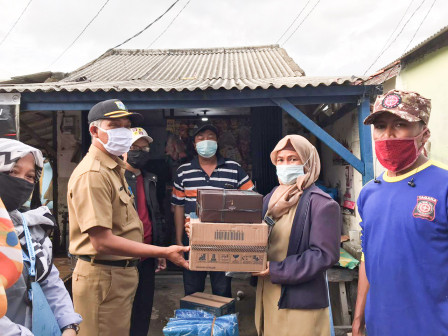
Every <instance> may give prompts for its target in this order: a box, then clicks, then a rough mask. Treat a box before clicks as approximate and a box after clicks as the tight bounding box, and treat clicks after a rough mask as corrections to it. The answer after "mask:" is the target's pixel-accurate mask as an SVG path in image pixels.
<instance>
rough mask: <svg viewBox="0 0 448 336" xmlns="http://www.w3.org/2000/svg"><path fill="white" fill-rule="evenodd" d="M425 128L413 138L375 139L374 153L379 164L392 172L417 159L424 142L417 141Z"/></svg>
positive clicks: (405, 166)
mask: <svg viewBox="0 0 448 336" xmlns="http://www.w3.org/2000/svg"><path fill="white" fill-rule="evenodd" d="M426 130H427V129H426V128H425V129H424V130H423V131H422V132H421V133H420V134H418V135H417V136H415V137H413V138H401V139H385V140H377V141H375V153H376V157H377V158H378V161H379V162H380V163H381V165H382V166H383V167H384V168H386V169H387V170H390V171H392V172H399V171H402V170H404V169H406V168H409V167H410V166H412V165H413V164H414V163H415V161H417V159H418V156H419V155H420V152H421V151H422V149H423V147H424V144H422V145H421V146H420V148H419V147H418V144H417V142H418V141H419V140H420V139H421V138H422V137H423V134H424V133H425V132H426Z"/></svg>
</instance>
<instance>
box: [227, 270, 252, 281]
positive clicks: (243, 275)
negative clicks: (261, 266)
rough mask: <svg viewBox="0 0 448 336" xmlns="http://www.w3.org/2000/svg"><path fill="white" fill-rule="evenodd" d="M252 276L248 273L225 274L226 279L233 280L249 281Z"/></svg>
mask: <svg viewBox="0 0 448 336" xmlns="http://www.w3.org/2000/svg"><path fill="white" fill-rule="evenodd" d="M251 276H252V273H250V272H226V277H229V278H235V279H243V280H244V279H249V278H250V277H251Z"/></svg>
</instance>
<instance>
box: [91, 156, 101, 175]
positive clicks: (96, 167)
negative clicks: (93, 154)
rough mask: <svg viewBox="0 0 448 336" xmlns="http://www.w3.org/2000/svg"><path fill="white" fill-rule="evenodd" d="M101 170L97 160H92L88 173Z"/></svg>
mask: <svg viewBox="0 0 448 336" xmlns="http://www.w3.org/2000/svg"><path fill="white" fill-rule="evenodd" d="M100 168H101V162H100V160H98V159H95V160H92V164H91V165H90V169H89V171H96V172H98V171H100Z"/></svg>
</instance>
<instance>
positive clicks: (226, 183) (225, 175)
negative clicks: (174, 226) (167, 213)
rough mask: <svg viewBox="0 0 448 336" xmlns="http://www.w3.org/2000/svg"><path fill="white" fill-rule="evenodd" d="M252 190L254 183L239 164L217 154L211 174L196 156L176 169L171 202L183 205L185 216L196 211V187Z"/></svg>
mask: <svg viewBox="0 0 448 336" xmlns="http://www.w3.org/2000/svg"><path fill="white" fill-rule="evenodd" d="M201 188H203V189H241V190H252V189H254V184H253V183H252V181H251V179H250V178H249V175H247V173H246V172H245V171H244V170H243V168H242V167H241V165H240V164H239V163H237V162H235V161H232V160H229V159H226V158H223V157H221V156H218V158H217V166H216V168H215V170H214V171H213V173H212V174H211V176H208V175H207V173H206V172H205V171H204V170H203V169H202V168H201V166H200V164H199V159H198V157H195V158H194V159H193V160H192V161H191V162H189V163H186V164H183V165H181V166H180V167H179V168H178V169H177V175H176V178H175V180H174V188H173V194H172V197H171V204H173V205H180V206H183V207H184V208H185V209H184V210H185V216H188V215H189V214H190V213H191V212H195V211H196V196H197V191H198V189H201Z"/></svg>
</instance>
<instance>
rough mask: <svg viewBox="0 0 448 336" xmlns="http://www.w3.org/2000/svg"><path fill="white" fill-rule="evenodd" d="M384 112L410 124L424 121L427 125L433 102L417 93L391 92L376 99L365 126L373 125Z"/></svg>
mask: <svg viewBox="0 0 448 336" xmlns="http://www.w3.org/2000/svg"><path fill="white" fill-rule="evenodd" d="M383 112H390V113H393V114H395V115H396V116H398V117H400V118H401V119H404V120H407V121H409V122H416V121H423V122H424V123H425V125H427V124H428V121H429V114H430V113H431V100H430V99H427V98H424V97H422V96H421V95H420V94H418V93H417V92H412V91H401V90H390V91H389V92H387V93H386V94H384V95H381V96H378V97H377V98H376V101H375V105H374V106H373V111H372V113H371V114H370V115H369V116H368V117H367V118H366V119H365V120H364V125H370V124H373V123H374V122H375V119H376V117H378V115H380V114H381V113H383Z"/></svg>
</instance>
